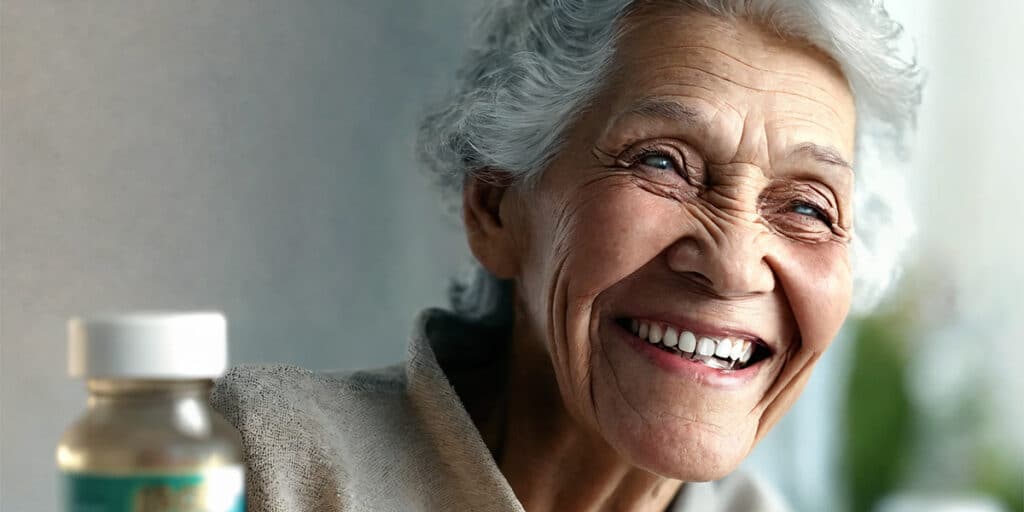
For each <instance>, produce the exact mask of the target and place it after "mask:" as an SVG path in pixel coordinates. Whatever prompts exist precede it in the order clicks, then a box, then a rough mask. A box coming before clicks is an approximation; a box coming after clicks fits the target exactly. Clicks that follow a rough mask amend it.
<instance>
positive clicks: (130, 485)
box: [57, 312, 245, 512]
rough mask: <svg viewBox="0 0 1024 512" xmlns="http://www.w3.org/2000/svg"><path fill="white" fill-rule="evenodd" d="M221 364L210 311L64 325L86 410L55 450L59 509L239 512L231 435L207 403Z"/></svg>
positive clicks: (237, 457)
mask: <svg viewBox="0 0 1024 512" xmlns="http://www.w3.org/2000/svg"><path fill="white" fill-rule="evenodd" d="M226 363H227V325H226V321H225V319H224V316H223V315H221V314H220V313H215V312H183V313H164V312H156V313H134V314H126V315H111V316H97V317H89V318H72V319H71V320H70V321H69V322H68V371H69V373H70V375H71V376H72V377H81V378H84V379H85V384H86V387H87V389H88V392H89V398H88V406H87V410H86V412H85V413H84V414H83V415H82V416H81V417H80V418H79V419H78V420H77V421H76V422H75V423H74V424H73V425H71V427H69V428H68V430H67V431H66V432H65V434H64V436H63V438H62V439H61V441H60V444H59V445H58V447H57V466H58V469H59V471H60V475H59V478H60V484H61V487H62V489H61V498H60V500H61V501H60V503H61V506H62V507H63V508H62V510H63V511H65V512H93V511H95V512H100V511H102V512H242V511H244V510H245V488H244V487H245V474H244V469H243V465H242V449H241V441H240V437H239V435H238V432H237V431H236V430H235V429H234V428H233V427H232V426H231V424H229V423H228V422H227V421H225V420H224V419H223V418H221V417H220V415H218V414H217V413H216V412H215V411H214V410H213V409H211V408H210V405H209V401H208V399H209V394H210V391H211V389H212V388H213V380H212V379H213V378H215V377H218V376H220V375H221V374H222V373H223V372H224V370H225V367H226Z"/></svg>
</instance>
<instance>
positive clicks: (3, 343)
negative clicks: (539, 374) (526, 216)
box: [0, 0, 476, 512]
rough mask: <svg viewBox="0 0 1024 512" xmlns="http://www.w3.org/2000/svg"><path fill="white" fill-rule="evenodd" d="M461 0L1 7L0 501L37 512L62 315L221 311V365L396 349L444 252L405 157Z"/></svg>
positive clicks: (441, 84) (49, 2)
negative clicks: (224, 327) (227, 337)
mask: <svg viewBox="0 0 1024 512" xmlns="http://www.w3.org/2000/svg"><path fill="white" fill-rule="evenodd" d="M475 4H476V2H467V1H465V0H416V1H413V0H392V1H378V0H374V1H369V0H363V1H358V0H302V1H289V2H280V1H275V0H256V1H254V0H224V1H218V2H208V1H163V0H144V1H143V0H116V1H115V0H105V1H102V2H99V1H96V2H93V1H89V2H85V1H82V2H79V1H73V2H72V1H56V0H7V1H5V2H3V5H2V11H0V35H2V40H0V77H2V83H0V111H2V126H0V143H2V169H0V171H2V177H0V207H2V213H0V237H2V243H0V402H2V404H3V413H2V416H0V432H2V436H0V510H3V511H4V512H7V511H10V512H16V511H17V512H20V511H26V512H27V511H45V510H56V501H55V498H54V489H55V487H54V484H55V478H54V477H55V469H54V462H53V459H54V447H55V444H56V442H57V440H58V438H59V437H60V435H61V432H62V430H63V429H64V428H65V427H66V426H67V425H68V424H69V423H70V422H71V421H72V420H73V418H74V417H75V416H77V415H78V414H79V413H80V412H81V411H82V410H83V408H84V406H85V402H84V399H85V392H84V390H83V389H82V388H83V383H81V382H78V381H73V380H70V379H68V378H67V377H66V376H65V364H66V363H65V358H66V350H65V331H64V329H65V327H64V325H65V321H66V319H67V317H69V316H71V315H74V314H79V313H87V312H91V311H99V310H109V309H126V308H130V309H135V308H217V309H222V310H224V311H225V312H226V313H227V316H228V318H229V322H230V334H231V361H232V362H234V363H240V362H255V361H278V362H288V363H295V364H299V365H303V366H307V367H311V368H328V367H341V368H354V367H366V366H376V365H384V364H388V363H391V362H394V361H398V360H399V359H401V358H402V357H403V354H404V349H405V345H406V339H407V336H408V333H409V329H410V326H411V319H412V318H413V316H414V314H415V312H416V311H417V310H418V309H420V308H422V307H424V306H429V305H441V304H443V302H444V286H445V282H446V279H447V277H448V276H450V275H452V274H453V273H454V272H455V271H456V270H457V269H458V268H461V266H462V264H463V263H464V261H465V258H466V256H465V249H464V241H463V238H462V236H461V233H460V232H459V231H458V230H457V229H455V225H454V224H453V223H452V221H450V220H445V219H444V218H443V215H442V209H441V208H440V206H439V204H438V202H437V197H436V195H435V194H434V193H433V190H432V189H431V188H430V185H429V183H428V180H427V178H426V177H425V176H424V175H423V174H422V173H421V171H420V170H419V166H418V165H417V163H416V161H415V157H414V154H413V149H412V144H413V140H414V132H415V126H416V121H417V118H418V115H419V113H420V112H421V111H422V109H423V108H424V105H425V104H426V103H427V102H428V101H429V100H430V99H437V98H438V97H439V96H440V95H441V94H442V93H443V91H444V90H445V89H446V87H447V85H448V84H449V83H450V80H451V75H452V72H453V70H454V68H455V67H456V65H457V62H458V60H459V58H460V57H461V54H462V50H463V47H464V41H465V37H466V28H467V27H468V25H469V22H470V20H471V14H472V12H474V8H473V5H475Z"/></svg>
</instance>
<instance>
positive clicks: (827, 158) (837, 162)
mask: <svg viewBox="0 0 1024 512" xmlns="http://www.w3.org/2000/svg"><path fill="white" fill-rule="evenodd" d="M627 114H632V115H638V116H641V117H648V118H655V119H663V120H668V121H672V122H676V123H680V124H690V125H694V124H704V123H706V122H707V121H706V119H707V118H706V116H705V114H704V113H702V112H701V111H699V110H697V109H695V108H693V107H689V106H687V105H683V104H681V103H679V102H677V101H672V100H668V99H664V98H656V97H655V98H641V99H639V100H637V101H636V102H634V103H633V104H631V105H630V106H629V107H628V108H626V109H625V110H624V111H623V112H622V115H627ZM787 156H788V157H793V156H809V157H811V158H813V159H814V160H817V161H819V162H822V163H825V164H828V165H833V166H838V167H844V168H846V169H849V170H851V171H852V170H853V165H851V164H850V162H847V161H846V159H845V158H843V156H842V154H840V153H839V150H838V149H836V148H835V147H834V146H830V145H822V144H815V143H813V142H804V143H801V144H799V145H798V146H797V147H796V148H794V149H793V150H792V151H790V152H789V155H787Z"/></svg>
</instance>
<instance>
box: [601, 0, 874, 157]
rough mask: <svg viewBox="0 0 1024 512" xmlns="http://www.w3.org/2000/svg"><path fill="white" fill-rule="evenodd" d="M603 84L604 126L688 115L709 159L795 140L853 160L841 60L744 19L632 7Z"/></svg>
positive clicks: (778, 150)
mask: <svg viewBox="0 0 1024 512" xmlns="http://www.w3.org/2000/svg"><path fill="white" fill-rule="evenodd" d="M606 94H607V96H606V99H607V103H605V105H606V106H607V107H608V108H609V109H610V111H609V112H607V113H608V114H609V117H608V119H609V125H608V126H607V127H606V128H608V129H612V128H613V126H616V125H621V124H623V123H625V124H626V126H624V127H623V126H618V127H619V128H622V129H626V130H629V129H630V128H629V121H631V120H632V121H634V123H633V124H637V123H636V122H635V121H642V123H640V124H642V125H643V126H644V127H646V128H649V129H650V128H654V129H656V128H658V127H659V126H661V125H664V126H661V127H663V128H666V129H670V128H671V127H672V126H673V125H678V124H681V123H680V122H681V121H682V120H684V119H689V120H690V121H692V123H691V124H693V125H694V126H693V127H691V128H695V129H699V130H700V131H701V133H700V134H699V136H700V137H701V138H702V140H703V141H704V142H706V143H708V144H709V146H710V147H709V148H708V153H709V154H708V157H709V158H711V159H712V160H719V161H723V162H729V161H749V162H752V163H759V164H765V165H767V164H769V163H770V161H771V160H773V159H776V158H780V155H786V154H789V153H792V152H793V151H794V150H797V149H799V148H801V147H804V148H806V147H815V148H831V149H834V153H837V154H836V155H834V156H837V157H841V158H842V159H844V160H845V161H847V162H848V161H851V160H852V153H853V141H854V129H855V120H856V112H855V108H854V103H853V97H852V94H851V93H850V90H849V86H848V84H847V82H846V80H845V78H844V77H843V75H842V72H841V71H840V70H839V68H838V66H837V65H836V64H835V63H834V62H833V61H831V60H830V59H829V58H828V57H827V56H826V55H825V54H824V53H822V52H820V51H819V50H817V49H815V48H813V47H812V46H810V45H809V44H806V43H803V42H800V41H786V40H783V39H781V38H779V36H777V35H775V34H774V33H771V32H769V31H767V30H765V29H763V28H761V27H760V26H758V25H755V24H753V23H751V22H748V21H745V20H742V19H723V18H718V17H713V16H709V15H705V14H701V13H695V12H692V11H686V10H682V9H681V8H679V7H665V6H661V7H658V8H653V9H645V10H642V11H639V12H636V13H634V14H631V15H630V16H629V18H628V19H627V20H626V23H625V26H624V31H623V35H622V37H621V38H620V40H619V43H618V48H617V52H616V56H615V61H614V72H613V75H612V78H611V80H610V81H609V87H608V91H606ZM673 114H675V115H673ZM680 114H682V116H681V115H680ZM620 121H621V123H620ZM633 129H636V128H633Z"/></svg>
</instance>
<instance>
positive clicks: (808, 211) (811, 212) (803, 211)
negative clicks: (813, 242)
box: [793, 202, 832, 226]
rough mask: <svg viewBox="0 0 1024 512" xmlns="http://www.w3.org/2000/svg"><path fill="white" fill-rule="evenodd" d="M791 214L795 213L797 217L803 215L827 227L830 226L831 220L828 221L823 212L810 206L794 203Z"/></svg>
mask: <svg viewBox="0 0 1024 512" xmlns="http://www.w3.org/2000/svg"><path fill="white" fill-rule="evenodd" d="M793 213H796V214H798V215H805V216H807V217H814V218H815V219H818V220H820V221H822V222H824V223H825V224H826V225H828V226H831V225H832V219H830V218H829V217H828V215H825V212H823V211H821V210H820V209H819V208H818V207H816V206H811V205H809V204H807V203H801V202H797V203H794V204H793Z"/></svg>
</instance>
